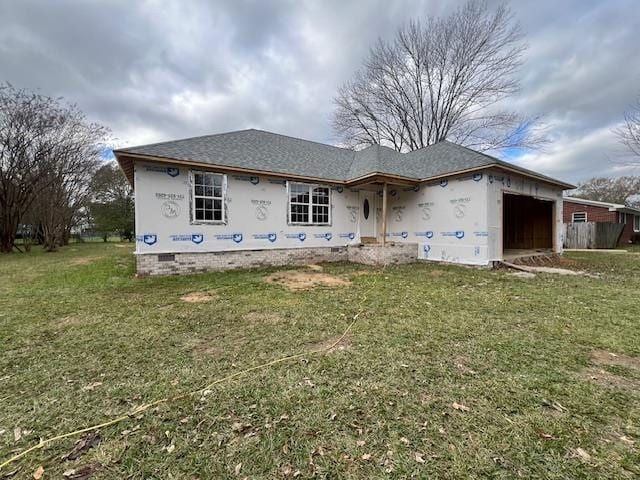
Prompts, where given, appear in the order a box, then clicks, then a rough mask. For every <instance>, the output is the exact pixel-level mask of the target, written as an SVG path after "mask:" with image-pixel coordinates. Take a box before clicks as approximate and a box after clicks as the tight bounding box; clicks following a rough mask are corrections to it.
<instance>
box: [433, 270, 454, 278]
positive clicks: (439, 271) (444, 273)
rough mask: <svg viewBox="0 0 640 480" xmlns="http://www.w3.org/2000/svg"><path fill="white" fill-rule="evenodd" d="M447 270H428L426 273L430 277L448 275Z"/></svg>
mask: <svg viewBox="0 0 640 480" xmlns="http://www.w3.org/2000/svg"><path fill="white" fill-rule="evenodd" d="M448 274H449V272H447V271H446V270H429V273H428V275H429V276H430V277H444V276H445V275H448Z"/></svg>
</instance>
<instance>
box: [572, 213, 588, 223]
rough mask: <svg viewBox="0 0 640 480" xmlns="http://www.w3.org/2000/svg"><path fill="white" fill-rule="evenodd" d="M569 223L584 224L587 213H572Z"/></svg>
mask: <svg viewBox="0 0 640 480" xmlns="http://www.w3.org/2000/svg"><path fill="white" fill-rule="evenodd" d="M571 221H572V222H573V223H585V222H586V221H587V212H573V213H572V214H571Z"/></svg>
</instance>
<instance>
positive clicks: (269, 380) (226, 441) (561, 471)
mask: <svg viewBox="0 0 640 480" xmlns="http://www.w3.org/2000/svg"><path fill="white" fill-rule="evenodd" d="M131 249H132V246H130V245H128V244H114V243H109V244H77V245H72V246H70V247H65V248H64V249H63V250H62V251H60V252H58V253H51V254H45V253H41V252H39V251H34V252H32V253H30V254H12V255H9V256H3V257H0V463H2V462H3V461H5V460H7V459H8V458H10V457H11V456H13V455H14V454H16V453H19V452H20V451H21V450H23V449H25V448H27V447H29V446H31V445H34V444H36V443H37V442H38V441H39V439H45V438H48V437H52V436H55V435H58V434H61V433H65V432H68V431H73V430H76V429H78V428H81V427H84V426H89V425H92V424H96V423H100V422H103V421H106V420H109V419H110V418H113V417H116V416H119V415H121V414H123V413H127V412H129V411H131V410H132V409H133V408H135V407H137V406H139V405H142V404H144V403H146V402H150V401H153V400H155V399H159V398H164V397H167V396H173V395H176V394H179V393H181V392H186V391H191V390H195V389H198V388H200V387H201V386H203V385H206V384H208V383H210V382H211V381H213V380H215V379H217V378H221V377H224V376H226V375H229V374H230V373H233V372H237V371H241V370H242V369H244V368H248V367H252V366H254V365H259V364H261V363H264V362H267V361H269V360H272V359H276V358H279V357H281V356H284V355H289V354H295V353H298V352H304V351H311V350H314V349H318V348H319V347H320V346H323V345H330V344H331V342H332V341H333V340H335V339H337V338H338V337H339V336H340V335H341V334H342V332H343V331H344V330H345V329H346V328H347V326H348V325H349V323H350V322H351V318H352V316H353V315H354V314H355V313H356V312H357V311H358V309H359V305H360V304H362V303H363V302H364V305H365V310H364V312H363V313H362V314H361V315H360V316H359V318H358V321H357V323H356V324H355V326H354V328H353V330H352V331H351V332H350V333H349V334H348V335H347V337H346V338H345V340H344V342H343V343H342V344H341V345H339V346H338V347H337V348H335V349H334V350H332V351H329V352H324V353H319V354H309V355H305V356H303V357H301V358H297V359H295V360H293V361H290V362H285V363H281V364H277V365H274V366H272V367H270V368H268V369H265V370H259V371H254V372H252V373H249V374H247V375H245V376H240V377H237V378H234V379H233V380H231V381H229V382H226V383H223V384H220V385H217V386H215V387H213V388H211V389H209V390H208V391H205V392H200V393H198V394H196V395H193V396H190V397H187V398H184V399H181V400H178V401H175V402H169V403H165V404H161V405H160V406H158V407H157V408H153V409H149V410H147V411H146V412H145V413H144V415H138V416H135V417H132V418H130V419H128V420H126V421H124V422H121V423H119V424H117V425H115V426H111V427H107V428H104V429H102V430H101V432H100V435H101V442H100V444H99V445H97V446H96V447H95V448H93V449H90V450H88V451H87V452H86V453H85V454H84V455H82V456H80V457H79V458H78V459H77V460H69V461H64V460H61V457H62V456H63V455H64V454H65V453H67V452H69V451H70V450H71V449H72V448H73V445H74V442H75V440H77V438H73V439H65V440H62V441H59V442H55V443H53V444H51V445H48V446H47V447H45V448H43V449H42V450H37V451H35V452H32V453H31V454H29V455H28V456H26V457H24V458H22V459H20V460H19V461H17V462H15V463H12V464H11V465H9V466H7V467H5V468H4V469H2V470H0V478H2V476H3V475H6V474H13V478H32V475H33V473H34V472H35V471H36V470H37V469H38V468H39V467H42V468H43V469H44V475H43V476H42V478H45V479H46V478H61V476H62V473H63V472H65V471H66V472H67V478H74V477H73V474H72V473H71V472H69V471H70V470H73V469H75V470H76V475H77V474H78V470H80V468H81V467H83V466H87V465H89V466H90V469H91V470H94V469H95V473H94V474H93V477H91V478H118V479H120V478H136V479H138V478H140V479H142V478H158V479H160V478H162V479H165V478H202V479H207V478H220V477H230V478H289V477H290V478H309V477H314V476H315V477H316V478H367V479H368V478H380V477H398V478H402V477H410V476H414V477H420V478H427V477H428V478H451V479H457V478H469V477H489V476H491V477H498V478H512V477H523V478H596V477H600V478H634V477H635V478H637V477H638V476H640V358H639V357H640V254H638V253H637V252H636V253H630V254H602V253H600V254H598V253H580V254H578V253H574V254H572V255H570V256H569V259H570V262H569V263H570V265H569V268H573V269H581V270H587V271H589V272H591V273H600V274H601V275H602V276H601V278H590V277H586V276H580V277H569V276H551V275H538V276H537V277H536V278H533V279H525V278H518V277H515V276H512V275H510V274H509V272H507V271H489V270H480V269H471V268H463V267H455V266H442V265H434V264H416V265H411V266H402V267H389V268H387V269H386V270H385V271H383V272H380V271H377V270H374V269H368V268H364V267H362V266H356V265H325V266H324V273H327V274H330V275H334V276H337V277H339V278H341V279H343V280H347V281H350V282H351V284H350V285H346V286H336V287H333V288H327V287H318V288H312V289H310V290H303V291H296V292H292V291H289V290H287V289H285V288H284V287H282V286H281V285H278V284H274V283H268V282H265V280H264V279H265V276H267V275H270V274H272V273H273V272H276V271H281V270H285V269H279V270H278V269H269V270H259V271H246V272H233V273H223V274H206V275H194V276H185V277H172V278H147V279H135V278H134V276H133V274H134V259H133V256H132V255H131ZM303 270H304V269H303ZM372 286H373V288H371V287H372ZM367 291H370V293H369V294H368V297H367V298H366V299H365V298H364V295H365V293H366V292H367ZM202 292H205V293H208V294H209V295H210V296H209V298H208V300H209V301H205V302H185V301H184V300H182V299H181V297H182V296H184V295H186V294H195V293H202ZM193 296H194V297H195V299H196V300H197V299H198V297H197V295H193ZM200 300H202V298H200ZM204 300H207V298H205V299H204ZM609 352H611V353H614V354H615V356H614V355H610V353H609ZM454 403H455V404H456V406H457V407H458V408H454V406H453V405H454ZM464 407H467V408H468V410H467V408H464ZM79 438H81V437H79ZM16 470H17V471H16ZM14 472H15V473H14ZM39 473H41V471H40V472H39ZM75 478H78V477H75ZM80 478H82V477H80Z"/></svg>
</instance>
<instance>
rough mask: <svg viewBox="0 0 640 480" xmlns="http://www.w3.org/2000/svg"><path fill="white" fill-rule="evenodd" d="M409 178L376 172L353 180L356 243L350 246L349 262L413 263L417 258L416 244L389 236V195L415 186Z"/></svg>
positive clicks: (374, 263) (369, 263)
mask: <svg viewBox="0 0 640 480" xmlns="http://www.w3.org/2000/svg"><path fill="white" fill-rule="evenodd" d="M417 186H418V184H417V183H416V182H412V181H409V180H404V179H399V178H391V177H388V176H384V175H375V176H372V177H369V178H366V179H362V180H361V181H358V182H354V183H353V184H352V185H350V188H352V189H354V190H357V191H358V202H359V205H358V209H357V226H358V234H359V238H360V244H359V245H351V246H349V253H348V255H349V261H351V262H354V263H362V264H367V265H386V264H401V263H413V262H415V261H417V259H418V244H417V243H415V242H409V241H406V240H404V239H403V238H398V239H397V240H394V238H393V237H391V235H390V232H389V229H390V221H391V212H390V209H389V197H390V196H392V195H395V194H396V193H397V192H398V191H400V190H406V189H407V188H416V187H417Z"/></svg>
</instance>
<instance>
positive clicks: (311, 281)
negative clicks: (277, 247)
mask: <svg viewBox="0 0 640 480" xmlns="http://www.w3.org/2000/svg"><path fill="white" fill-rule="evenodd" d="M264 280H265V282H267V283H273V284H277V285H282V286H283V287H285V288H287V289H289V290H291V291H292V292H298V291H303V290H310V289H312V288H315V287H319V286H322V287H346V286H348V285H351V281H349V280H346V279H344V278H340V277H336V276H335V275H329V274H328V273H322V272H317V271H313V270H312V271H308V270H287V271H284V272H276V273H272V274H271V275H268V276H267V277H265V279H264Z"/></svg>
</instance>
